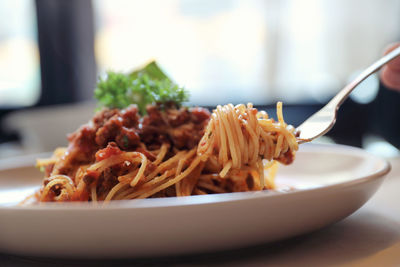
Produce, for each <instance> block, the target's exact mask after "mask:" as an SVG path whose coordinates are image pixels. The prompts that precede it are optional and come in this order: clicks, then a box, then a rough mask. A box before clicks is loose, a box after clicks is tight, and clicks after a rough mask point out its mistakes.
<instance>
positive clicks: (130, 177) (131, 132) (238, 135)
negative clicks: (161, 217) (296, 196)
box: [36, 102, 298, 202]
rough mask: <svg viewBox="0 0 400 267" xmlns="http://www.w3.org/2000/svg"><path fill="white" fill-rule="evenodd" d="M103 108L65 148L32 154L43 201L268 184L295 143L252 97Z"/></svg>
mask: <svg viewBox="0 0 400 267" xmlns="http://www.w3.org/2000/svg"><path fill="white" fill-rule="evenodd" d="M147 112H148V115H146V116H144V117H139V116H138V114H137V108H136V107H135V106H130V107H128V108H126V109H124V110H110V109H104V110H102V111H101V112H99V113H97V114H96V115H95V117H94V118H93V119H92V120H91V121H90V122H89V123H88V124H87V125H84V126H82V127H81V128H80V129H78V131H77V132H75V133H73V134H72V135H70V136H69V141H70V144H69V146H68V148H67V149H63V148H59V149H56V151H55V152H54V155H53V156H52V157H51V158H50V159H44V160H38V162H37V165H38V166H39V167H40V168H43V169H44V170H45V176H46V177H45V179H44V183H43V186H42V188H41V189H40V191H38V192H37V194H36V198H37V200H38V201H40V202H45V201H58V202H64V201H94V202H95V201H105V202H107V201H111V200H123V199H137V198H139V199H140V198H148V197H170V196H190V195H203V194H213V193H228V192H241V191H254V190H263V189H274V188H275V184H274V176H275V173H276V171H277V163H278V162H280V163H283V164H290V163H291V162H292V161H293V159H294V156H295V153H296V151H297V149H298V144H297V140H296V133H295V129H294V128H293V127H292V126H288V125H287V124H286V123H285V122H284V119H283V115H282V103H280V102H278V104H277V117H278V120H277V121H275V120H274V119H272V118H269V117H268V114H267V113H266V112H263V111H260V112H259V111H257V109H256V108H254V107H253V106H252V104H247V106H246V105H242V104H241V105H237V106H233V105H232V104H228V105H225V106H217V108H216V109H215V110H214V111H213V113H212V114H211V115H210V114H209V112H208V111H207V110H205V109H202V108H192V109H187V108H181V109H177V108H174V107H171V108H168V109H166V110H162V109H161V108H159V107H157V106H148V108H147Z"/></svg>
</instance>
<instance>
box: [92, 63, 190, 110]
mask: <svg viewBox="0 0 400 267" xmlns="http://www.w3.org/2000/svg"><path fill="white" fill-rule="evenodd" d="M94 96H95V97H96V98H97V100H98V101H99V105H100V106H105V107H109V108H119V109H122V108H125V107H127V106H129V105H130V104H136V105H137V106H138V108H139V112H140V113H141V114H145V113H146V106H147V105H149V104H158V105H160V106H161V107H163V106H167V105H170V104H171V103H173V104H175V106H177V107H180V106H181V105H182V102H185V101H188V99H189V97H188V92H187V91H186V90H185V89H183V88H182V87H179V86H178V85H177V84H175V83H174V82H173V81H172V80H171V79H170V78H168V76H167V75H165V74H164V73H163V72H162V70H161V69H160V68H159V67H158V65H157V64H156V62H154V61H153V62H151V63H149V64H147V65H146V66H145V67H144V68H142V69H139V70H136V71H134V72H132V73H130V74H123V73H117V72H112V71H109V72H107V77H106V78H105V79H102V78H100V79H99V81H98V83H97V88H96V89H95V91H94Z"/></svg>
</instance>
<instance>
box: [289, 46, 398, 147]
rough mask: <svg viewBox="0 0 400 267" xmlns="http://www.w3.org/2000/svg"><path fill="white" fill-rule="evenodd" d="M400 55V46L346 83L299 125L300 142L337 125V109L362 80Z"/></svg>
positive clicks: (298, 140) (304, 141)
mask: <svg viewBox="0 0 400 267" xmlns="http://www.w3.org/2000/svg"><path fill="white" fill-rule="evenodd" d="M399 55H400V47H397V48H396V49H394V50H393V51H391V52H390V53H388V54H387V55H385V56H383V57H382V58H380V59H379V60H378V61H376V62H375V63H374V64H372V65H371V66H369V67H368V68H367V69H365V70H364V71H363V72H362V73H361V74H360V75H358V76H357V77H356V78H355V79H354V80H353V81H352V82H350V83H349V84H348V85H346V86H345V87H344V88H343V89H342V90H341V91H340V92H339V93H338V94H337V95H335V96H334V97H333V98H332V99H331V100H330V101H329V102H328V104H326V105H325V106H324V107H323V108H322V109H320V110H319V111H317V112H316V113H314V114H313V115H312V116H311V117H309V118H308V119H307V120H305V121H304V122H303V123H302V124H301V125H300V126H299V127H297V129H296V130H297V132H299V133H300V135H299V137H298V138H297V142H298V143H299V144H302V143H306V142H310V141H312V140H314V139H315V138H317V137H320V136H322V135H324V134H326V133H327V132H329V130H330V129H332V127H333V126H334V125H335V122H336V117H337V111H338V110H339V107H340V106H341V105H342V104H343V102H344V101H345V100H346V99H347V98H348V97H349V95H350V93H351V92H352V91H353V90H354V88H356V87H357V86H358V85H359V84H360V83H361V82H362V81H364V80H365V79H366V78H368V77H369V76H370V75H371V74H373V73H375V72H376V71H378V70H379V69H380V68H381V67H382V66H384V65H385V64H387V63H388V62H390V61H391V60H393V59H395V58H396V57H398V56H399Z"/></svg>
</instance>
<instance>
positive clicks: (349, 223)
mask: <svg viewBox="0 0 400 267" xmlns="http://www.w3.org/2000/svg"><path fill="white" fill-rule="evenodd" d="M390 162H391V164H392V171H391V172H390V173H389V174H388V176H387V178H386V180H385V181H384V183H383V184H382V186H381V188H380V189H379V190H378V192H377V193H376V194H375V195H374V196H373V197H372V199H371V200H370V201H369V202H367V203H366V204H365V205H364V206H363V207H362V208H361V209H359V210H358V211H357V212H355V213H354V214H352V215H351V216H349V217H348V218H346V219H344V220H342V221H340V222H338V223H336V224H334V225H331V226H329V227H326V228H324V229H322V230H319V231H317V232H314V233H311V234H307V235H304V236H300V237H295V238H292V239H289V240H286V241H281V242H276V243H272V244H265V245H260V246H255V247H248V248H243V249H238V250H231V251H224V252H218V253H212V254H201V255H188V256H181V257H170V258H156V259H123V260H122V259H121V260H102V261H96V260H83V261H82V260H73V259H68V260H59V259H44V258H31V257H20V256H13V255H4V254H0V266H53V265H58V266H78V265H82V264H84V265H85V266H100V265H101V266H104V265H111V264H112V265H113V266H128V265H134V264H135V265H157V266H159V265H174V266H179V265H185V266H187V265H229V266H232V265H233V266H243V265H246V266H249V265H250V266H251V265H254V266H259V265H261V264H262V265H274V266H275V265H279V266H400V158H395V159H391V160H390Z"/></svg>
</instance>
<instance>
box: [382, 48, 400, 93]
mask: <svg viewBox="0 0 400 267" xmlns="http://www.w3.org/2000/svg"><path fill="white" fill-rule="evenodd" d="M399 46H400V43H396V44H392V45H390V46H389V47H388V48H387V49H386V51H385V54H387V53H389V52H390V51H392V50H394V49H395V48H396V47H399ZM381 81H382V83H383V84H384V85H385V86H386V87H388V88H391V89H395V90H397V91H400V57H397V58H396V59H393V60H392V61H391V62H389V63H388V64H387V65H386V66H384V67H383V69H382V72H381Z"/></svg>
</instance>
